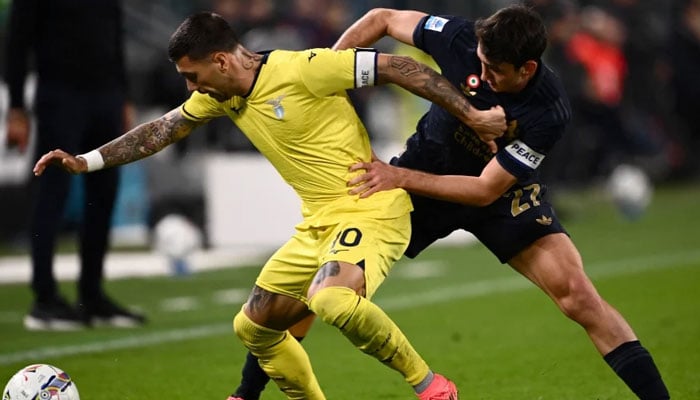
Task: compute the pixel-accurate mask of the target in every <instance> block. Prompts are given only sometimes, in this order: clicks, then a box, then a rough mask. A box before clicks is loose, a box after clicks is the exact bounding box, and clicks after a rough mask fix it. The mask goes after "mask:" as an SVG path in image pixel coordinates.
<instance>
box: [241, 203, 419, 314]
mask: <svg viewBox="0 0 700 400" xmlns="http://www.w3.org/2000/svg"><path fill="white" fill-rule="evenodd" d="M410 237H411V220H410V216H409V214H405V215H403V216H400V217H398V218H392V219H359V220H358V219H353V220H349V219H348V220H345V221H343V222H340V223H338V224H336V225H331V226H324V227H312V228H308V229H306V228H305V229H299V228H297V231H296V233H295V234H294V236H292V238H291V239H289V241H287V243H285V244H284V245H283V246H282V247H281V248H280V249H279V250H277V251H276V252H275V254H273V255H272V257H270V259H269V260H268V261H267V263H265V266H264V267H263V269H262V271H261V272H260V275H258V279H257V280H256V282H255V283H256V285H258V286H260V287H261V288H263V289H265V290H267V291H269V292H273V293H279V294H284V295H287V296H290V297H293V298H295V299H298V300H300V301H302V302H304V303H307V304H308V299H307V297H306V295H307V292H308V289H309V286H310V285H311V282H312V280H313V278H314V276H315V275H316V272H318V269H319V268H320V267H321V266H322V265H323V264H325V263H326V262H329V261H342V262H347V263H351V264H356V265H360V266H361V267H363V268H364V271H365V284H366V297H367V298H368V299H370V298H371V297H372V295H373V294H374V293H375V292H376V290H377V288H378V287H379V285H381V284H382V282H383V281H384V278H386V276H387V274H388V273H389V270H390V269H391V267H392V266H393V265H394V263H395V262H396V261H397V260H398V259H399V258H401V256H402V255H403V252H404V250H406V247H407V246H408V241H409V239H410Z"/></svg>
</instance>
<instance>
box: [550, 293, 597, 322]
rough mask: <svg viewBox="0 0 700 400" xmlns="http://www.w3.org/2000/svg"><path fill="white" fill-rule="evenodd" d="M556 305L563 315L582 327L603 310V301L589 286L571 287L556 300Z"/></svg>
mask: <svg viewBox="0 0 700 400" xmlns="http://www.w3.org/2000/svg"><path fill="white" fill-rule="evenodd" d="M557 304H558V305H559V308H560V309H561V311H562V312H563V313H564V315H566V316H567V317H568V318H570V319H572V320H574V321H576V322H579V323H581V324H583V325H586V324H587V323H588V322H589V320H590V319H595V318H597V316H598V315H599V314H600V312H601V311H602V310H603V307H602V305H603V301H602V299H601V298H600V295H598V292H596V290H595V288H594V287H593V286H592V285H590V284H583V285H572V286H571V287H570V288H569V290H568V291H567V293H566V295H565V296H561V297H560V298H558V299H557Z"/></svg>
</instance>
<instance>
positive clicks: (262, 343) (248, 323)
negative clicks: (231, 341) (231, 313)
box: [233, 310, 285, 354]
mask: <svg viewBox="0 0 700 400" xmlns="http://www.w3.org/2000/svg"><path fill="white" fill-rule="evenodd" d="M233 331H234V332H235V333H236V335H237V336H238V338H239V339H241V341H242V342H243V344H244V345H245V346H246V347H247V348H248V349H250V350H251V352H252V353H253V354H256V353H257V352H258V351H259V350H261V349H263V348H267V347H269V346H271V345H272V344H275V343H277V342H279V341H280V340H281V339H282V338H283V336H284V335H285V332H282V331H277V330H274V329H270V328H266V327H264V326H262V325H258V324H256V323H255V322H253V321H252V320H251V319H250V318H248V316H247V315H246V314H245V312H243V310H241V311H239V312H238V314H236V316H235V317H234V318H233Z"/></svg>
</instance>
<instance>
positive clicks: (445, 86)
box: [377, 54, 506, 151]
mask: <svg viewBox="0 0 700 400" xmlns="http://www.w3.org/2000/svg"><path fill="white" fill-rule="evenodd" d="M377 69H378V71H377V74H378V77H379V83H380V84H381V83H394V84H397V85H399V86H401V87H403V88H404V89H406V90H408V91H410V92H411V93H414V94H416V95H418V96H420V97H423V98H425V99H428V100H430V101H431V102H433V103H435V104H437V105H439V106H441V107H442V108H444V109H445V110H447V111H448V112H450V113H451V114H452V115H454V116H455V117H457V118H459V119H460V120H461V121H462V122H463V123H464V124H466V125H468V126H470V127H471V128H472V129H474V131H475V132H476V133H477V134H478V135H479V137H480V138H481V140H483V141H484V142H487V143H490V144H489V146H490V147H491V149H492V151H495V146H496V145H495V143H493V140H494V139H495V138H498V137H500V136H501V135H503V132H505V130H506V118H505V112H504V111H503V109H502V108H501V107H493V108H492V109H490V110H483V111H481V110H478V109H476V108H475V107H472V105H471V104H470V103H469V101H468V100H467V98H466V96H464V94H462V92H461V91H459V90H458V89H457V88H456V87H455V86H454V85H452V83H450V81H448V80H447V78H445V77H444V76H442V75H441V74H440V73H438V72H437V71H435V70H433V69H432V68H430V67H429V66H427V65H425V64H423V63H421V62H418V61H416V60H414V59H412V58H411V57H407V56H397V55H391V54H379V58H378V62H377Z"/></svg>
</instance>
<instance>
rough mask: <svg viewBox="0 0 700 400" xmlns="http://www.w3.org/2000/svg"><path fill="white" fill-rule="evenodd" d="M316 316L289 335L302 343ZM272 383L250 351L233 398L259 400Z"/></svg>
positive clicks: (290, 330) (301, 323)
mask: <svg viewBox="0 0 700 400" xmlns="http://www.w3.org/2000/svg"><path fill="white" fill-rule="evenodd" d="M315 317H316V316H315V315H313V314H312V315H309V316H308V317H306V318H304V319H303V320H301V321H300V322H298V323H297V324H295V325H294V326H292V327H291V328H289V333H290V334H291V335H292V336H293V337H294V339H296V340H297V341H299V342H301V341H302V339H304V337H305V336H306V334H307V333H308V331H309V329H311V325H312V324H313V321H314V319H315ZM269 381H270V377H269V376H267V373H265V371H264V370H263V369H262V368H261V367H260V363H258V359H257V357H255V356H254V355H253V354H252V353H251V352H250V351H249V352H248V354H246V359H245V364H244V365H243V369H242V370H241V383H240V385H239V386H238V388H236V391H235V392H234V393H233V397H240V398H243V399H245V400H258V399H259V398H260V393H262V391H263V390H265V386H267V383H268V382H269Z"/></svg>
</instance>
